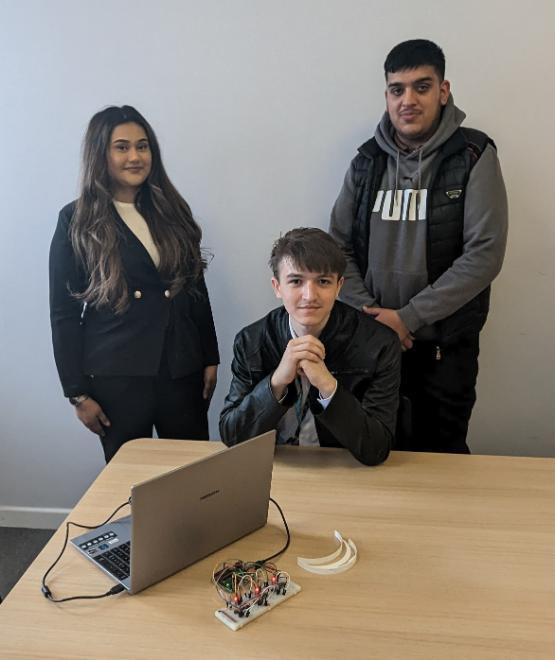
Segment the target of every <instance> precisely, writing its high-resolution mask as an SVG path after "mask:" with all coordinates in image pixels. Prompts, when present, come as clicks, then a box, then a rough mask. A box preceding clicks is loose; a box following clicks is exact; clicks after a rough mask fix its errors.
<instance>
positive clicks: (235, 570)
mask: <svg viewBox="0 0 555 660" xmlns="http://www.w3.org/2000/svg"><path fill="white" fill-rule="evenodd" d="M212 581H213V583H214V585H215V587H216V591H217V592H218V595H219V596H220V598H221V599H222V600H223V601H224V602H225V607H223V608H220V609H219V610H216V612H215V615H216V617H217V618H218V619H219V620H220V621H221V622H222V623H225V625H226V626H227V627H228V628H231V630H239V628H242V627H243V626H244V625H246V624H247V623H249V622H250V621H252V620H253V619H256V618H257V617H259V616H261V615H262V614H265V613H266V612H268V611H269V610H270V609H272V607H275V606H276V605H279V604H280V603H282V602H283V601H284V600H287V598H290V597H291V596H294V595H295V594H297V593H299V591H300V590H301V588H300V587H299V585H298V584H295V583H294V582H292V581H291V579H290V577H289V574H288V573H286V572H285V571H280V570H278V568H277V567H276V566H275V564H272V563H270V562H242V561H239V560H237V561H232V562H224V563H223V564H220V565H218V566H216V568H215V569H214V571H213V574H212Z"/></svg>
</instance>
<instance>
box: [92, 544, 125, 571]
mask: <svg viewBox="0 0 555 660" xmlns="http://www.w3.org/2000/svg"><path fill="white" fill-rule="evenodd" d="M130 548H131V542H130V541H127V543H122V544H121V545H118V546H117V547H116V548H111V549H110V550H106V552H103V553H102V554H100V555H96V557H93V559H94V560H95V561H96V562H97V563H98V564H100V566H102V568H104V569H105V570H106V571H108V572H110V573H111V574H112V575H113V576H114V577H116V578H117V579H118V580H124V579H125V578H127V577H129V554H130Z"/></svg>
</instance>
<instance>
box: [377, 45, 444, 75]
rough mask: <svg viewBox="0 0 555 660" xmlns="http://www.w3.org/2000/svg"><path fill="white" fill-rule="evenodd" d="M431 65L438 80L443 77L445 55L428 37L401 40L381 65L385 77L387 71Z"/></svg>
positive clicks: (393, 71) (394, 71)
mask: <svg viewBox="0 0 555 660" xmlns="http://www.w3.org/2000/svg"><path fill="white" fill-rule="evenodd" d="M419 66H433V67H434V69H435V70H436V73H437V75H438V76H439V79H440V81H442V80H443V79H444V77H445V55H444V54H443V51H442V50H441V48H440V47H439V46H438V45H437V44H435V43H434V42H433V41H428V39H411V40H410V41H403V42H401V43H400V44H397V46H395V48H393V49H392V50H391V51H390V52H389V55H388V56H387V57H386V58H385V62H384V65H383V68H384V71H385V77H386V78H387V74H388V73H396V72H397V71H407V70H410V69H416V68H417V67H419Z"/></svg>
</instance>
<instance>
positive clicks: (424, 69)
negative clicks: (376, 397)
mask: <svg viewBox="0 0 555 660" xmlns="http://www.w3.org/2000/svg"><path fill="white" fill-rule="evenodd" d="M384 68H385V79H386V90H385V99H386V112H385V114H384V116H383V118H382V120H381V122H380V124H379V126H378V128H377V129H376V133H375V135H374V137H373V138H372V139H371V140H369V141H368V142H366V143H365V144H363V145H362V146H361V147H360V148H359V150H358V154H357V156H356V157H355V158H354V160H353V161H352V163H351V166H350V168H349V170H348V172H347V175H346V177H345V182H344V185H343V188H342V190H341V192H340V194H339V197H338V199H337V201H336V203H335V206H334V208H333V211H332V216H331V224H330V233H331V235H332V236H333V237H334V238H335V239H336V240H337V242H338V243H339V244H340V245H341V246H342V247H343V249H344V252H345V254H346V257H347V268H346V271H345V285H344V287H343V289H342V296H341V299H342V300H344V301H345V302H347V303H349V304H350V305H352V306H353V307H356V308H358V309H361V310H363V311H364V312H366V313H367V314H369V315H371V316H373V317H374V318H375V319H376V320H377V321H379V322H380V323H382V324H384V325H387V326H389V327H390V328H392V329H393V330H395V332H396V333H397V335H398V336H399V340H400V342H401V344H402V347H403V349H404V354H403V359H402V381H401V394H402V395H403V396H402V407H403V408H404V410H403V412H404V413H405V416H406V421H407V424H400V425H399V429H398V434H397V441H396V447H398V448H402V449H410V450H417V451H439V452H456V453H468V452H469V449H468V446H467V444H466V434H467V430H468V422H469V419H470V415H471V412H472V407H473V405H474V402H475V400H476V393H475V385H476V377H477V374H478V351H479V347H478V346H479V345H478V337H479V333H480V330H481V328H482V326H483V325H484V323H485V320H486V317H487V313H488V309H489V294H490V284H491V282H492V280H493V279H494V278H495V277H496V275H497V274H498V273H499V271H500V269H501V265H502V262H503V256H504V252H505V243H506V236H507V198H506V193H505V186H504V183H503V178H502V175H501V170H500V167H499V162H498V160H497V154H496V149H495V145H494V144H493V142H492V141H491V140H490V139H489V138H488V136H487V135H485V134H484V133H481V132H480V131H476V130H473V129H467V128H461V123H462V122H463V120H464V118H465V114H464V112H462V111H461V110H459V108H457V107H456V106H455V105H454V102H453V97H452V96H451V93H450V83H449V82H448V81H447V80H445V77H444V74H445V58H444V55H443V52H442V51H441V49H440V48H439V47H438V46H437V45H436V44H434V43H432V42H431V41H427V40H424V39H415V40H411V41H405V42H403V43H401V44H399V45H397V46H395V48H393V50H392V51H391V52H390V53H389V55H388V56H387V59H386V61H385V65H384Z"/></svg>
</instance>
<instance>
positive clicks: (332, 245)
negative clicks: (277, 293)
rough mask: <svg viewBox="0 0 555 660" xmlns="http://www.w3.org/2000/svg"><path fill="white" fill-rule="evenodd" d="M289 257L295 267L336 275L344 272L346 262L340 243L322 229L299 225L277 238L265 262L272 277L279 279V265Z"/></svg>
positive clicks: (339, 275) (340, 275) (338, 275)
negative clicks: (267, 260)
mask: <svg viewBox="0 0 555 660" xmlns="http://www.w3.org/2000/svg"><path fill="white" fill-rule="evenodd" d="M283 259H289V260H290V261H291V262H292V263H293V264H295V266H297V267H298V268H300V269H302V270H307V271H309V272H311V273H325V274H326V275H331V274H337V277H338V278H340V277H342V276H343V273H344V272H345V267H346V265H347V262H346V260H345V255H344V254H343V252H342V250H341V248H340V247H339V245H338V244H337V243H336V242H335V241H334V239H333V238H332V237H331V236H330V235H329V234H326V232H325V231H322V230H321V229H316V228H315V227H298V228H297V229H291V231H288V232H287V233H286V234H284V235H283V236H281V237H280V238H278V239H277V241H276V242H275V243H274V246H273V247H272V254H271V256H270V261H269V262H268V263H269V265H270V268H271V269H272V272H273V273H274V277H275V278H276V279H279V266H280V264H281V262H282V261H283Z"/></svg>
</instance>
